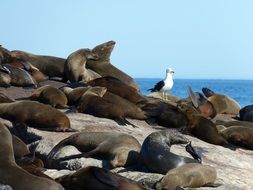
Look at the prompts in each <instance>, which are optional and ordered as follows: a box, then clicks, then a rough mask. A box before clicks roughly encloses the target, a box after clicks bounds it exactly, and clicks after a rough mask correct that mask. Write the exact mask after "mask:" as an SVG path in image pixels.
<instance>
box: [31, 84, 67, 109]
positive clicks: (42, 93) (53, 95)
mask: <svg viewBox="0 0 253 190" xmlns="http://www.w3.org/2000/svg"><path fill="white" fill-rule="evenodd" d="M28 99H30V100H36V101H39V102H42V103H44V104H49V105H51V106H52V107H56V108H67V107H68V106H67V103H68V99H67V97H66V95H65V94H64V93H63V92H62V91H61V90H59V89H58V88H55V87H53V86H51V85H45V86H42V87H40V88H38V89H36V90H35V91H34V92H33V94H32V95H31V96H30V97H28Z"/></svg>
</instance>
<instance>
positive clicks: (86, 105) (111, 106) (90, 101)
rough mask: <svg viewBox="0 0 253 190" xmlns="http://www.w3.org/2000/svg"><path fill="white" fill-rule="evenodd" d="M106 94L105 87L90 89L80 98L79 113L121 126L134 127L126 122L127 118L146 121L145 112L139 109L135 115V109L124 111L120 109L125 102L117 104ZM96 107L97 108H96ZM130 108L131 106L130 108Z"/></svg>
mask: <svg viewBox="0 0 253 190" xmlns="http://www.w3.org/2000/svg"><path fill="white" fill-rule="evenodd" d="M105 93H106V88H105V87H92V88H90V89H88V90H87V91H86V92H85V93H84V94H83V95H82V97H81V98H80V100H79V102H78V106H77V110H78V112H81V113H86V114H90V115H94V116H96V117H103V118H108V119H113V120H115V121H116V122H118V123H119V124H120V125H126V124H130V125H132V126H133V127H136V126H135V125H133V124H131V123H130V122H128V121H127V120H126V117H132V118H133V117H134V118H136V119H137V118H142V119H145V118H146V116H145V115H144V112H142V111H141V110H138V111H139V112H137V109H136V110H135V112H134V113H136V115H134V113H133V112H131V111H133V109H132V110H130V109H124V108H122V107H119V106H121V105H122V104H123V101H121V102H117V101H115V100H108V99H106V98H104V97H103V96H104V95H105ZM94 105H96V106H94ZM128 108H130V106H128Z"/></svg>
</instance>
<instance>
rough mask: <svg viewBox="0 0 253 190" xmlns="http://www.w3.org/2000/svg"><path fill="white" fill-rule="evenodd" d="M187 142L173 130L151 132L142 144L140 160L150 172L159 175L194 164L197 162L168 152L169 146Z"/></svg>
mask: <svg viewBox="0 0 253 190" xmlns="http://www.w3.org/2000/svg"><path fill="white" fill-rule="evenodd" d="M187 142H188V139H187V138H186V137H184V135H183V134H181V133H179V132H177V131H174V130H168V129H167V130H163V131H158V132H153V133H151V134H150V135H149V136H147V137H146V139H145V140H144V142H143V144H142V147H141V152H140V155H141V159H142V160H143V162H144V164H145V166H146V167H147V168H148V169H149V170H150V171H152V172H156V173H161V174H166V173H167V172H168V171H169V170H171V169H173V168H177V167H179V166H182V165H184V164H186V163H196V162H198V161H197V160H194V159H192V158H188V157H184V156H179V155H176V154H174V153H172V152H170V146H171V145H173V144H180V143H181V144H184V143H187Z"/></svg>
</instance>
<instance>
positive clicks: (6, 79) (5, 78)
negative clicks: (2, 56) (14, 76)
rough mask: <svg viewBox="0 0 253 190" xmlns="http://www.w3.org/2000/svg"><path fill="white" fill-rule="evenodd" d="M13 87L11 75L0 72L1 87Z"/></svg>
mask: <svg viewBox="0 0 253 190" xmlns="http://www.w3.org/2000/svg"><path fill="white" fill-rule="evenodd" d="M10 86H11V77H10V75H9V74H7V73H5V72H3V71H0V87H5V88H6V87H10Z"/></svg>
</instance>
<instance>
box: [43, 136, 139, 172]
mask: <svg viewBox="0 0 253 190" xmlns="http://www.w3.org/2000/svg"><path fill="white" fill-rule="evenodd" d="M66 145H72V146H75V147H76V148H77V149H78V150H79V151H80V152H83V156H84V157H94V156H98V157H100V158H102V159H108V160H109V162H110V164H111V166H112V167H113V168H115V167H121V166H123V167H125V166H130V165H135V164H138V162H139V151H140V148H141V145H140V143H139V142H138V141H137V140H136V138H134V137H133V136H130V135H127V134H124V133H111V132H82V133H76V134H73V135H71V136H69V137H68V138H66V139H63V140H62V141H60V142H59V143H58V144H57V145H56V146H55V147H54V148H53V149H52V150H51V151H50V153H49V154H48V156H47V163H48V165H49V166H51V161H52V158H53V156H54V155H55V154H56V152H57V151H58V150H59V149H61V148H62V147H64V146H66Z"/></svg>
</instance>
